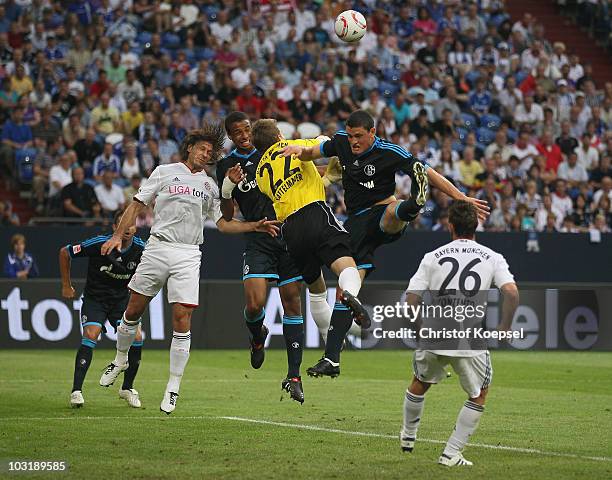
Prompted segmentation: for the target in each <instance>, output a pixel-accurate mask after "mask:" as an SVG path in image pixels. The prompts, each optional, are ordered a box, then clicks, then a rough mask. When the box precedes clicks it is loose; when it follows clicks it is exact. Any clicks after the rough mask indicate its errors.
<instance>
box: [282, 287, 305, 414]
mask: <svg viewBox="0 0 612 480" xmlns="http://www.w3.org/2000/svg"><path fill="white" fill-rule="evenodd" d="M279 292H280V297H281V302H282V304H283V336H284V337H285V344H286V347H287V377H286V378H285V380H283V382H282V384H281V387H282V388H283V390H285V391H287V392H289V394H290V395H291V398H292V399H293V400H295V401H297V402H300V403H304V391H303V389H302V378H301V377H300V366H301V364H302V352H303V351H304V317H303V316H302V301H301V293H302V282H300V281H297V282H291V283H287V284H285V285H282V286H281V287H279Z"/></svg>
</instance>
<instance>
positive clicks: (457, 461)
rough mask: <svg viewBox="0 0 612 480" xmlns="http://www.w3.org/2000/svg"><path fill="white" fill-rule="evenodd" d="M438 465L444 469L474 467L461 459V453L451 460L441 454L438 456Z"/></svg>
mask: <svg viewBox="0 0 612 480" xmlns="http://www.w3.org/2000/svg"><path fill="white" fill-rule="evenodd" d="M438 463H439V464H440V465H444V466H446V467H464V466H470V465H474V464H473V463H472V462H470V461H469V460H466V459H465V458H463V455H461V452H459V453H458V454H457V455H455V456H454V457H452V458H451V457H449V456H448V455H444V454H442V455H440V458H438Z"/></svg>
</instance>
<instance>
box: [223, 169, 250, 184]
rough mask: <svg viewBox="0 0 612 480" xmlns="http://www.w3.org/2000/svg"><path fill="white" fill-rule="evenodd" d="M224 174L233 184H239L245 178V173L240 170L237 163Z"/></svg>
mask: <svg viewBox="0 0 612 480" xmlns="http://www.w3.org/2000/svg"><path fill="white" fill-rule="evenodd" d="M226 175H227V177H228V178H229V179H230V180H231V181H232V182H233V183H235V184H239V183H240V182H242V181H243V180H244V179H245V178H246V175H245V173H244V172H243V171H242V168H241V167H240V165H238V164H236V165H234V166H233V167H232V168H230V169H228V170H227V174H226Z"/></svg>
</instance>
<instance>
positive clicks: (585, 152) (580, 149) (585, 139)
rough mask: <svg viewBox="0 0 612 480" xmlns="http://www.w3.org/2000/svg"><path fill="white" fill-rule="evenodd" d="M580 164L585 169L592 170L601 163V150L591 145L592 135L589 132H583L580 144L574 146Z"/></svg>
mask: <svg viewBox="0 0 612 480" xmlns="http://www.w3.org/2000/svg"><path fill="white" fill-rule="evenodd" d="M572 153H575V154H576V157H577V159H578V164H579V165H581V166H582V167H583V168H584V169H585V170H592V169H594V168H596V167H597V165H598V164H599V152H598V151H597V149H596V148H593V147H592V146H591V136H590V135H589V134H588V132H585V133H583V134H582V137H581V139H580V145H579V146H577V147H576V148H574V151H573V152H572Z"/></svg>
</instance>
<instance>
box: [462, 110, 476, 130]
mask: <svg viewBox="0 0 612 480" xmlns="http://www.w3.org/2000/svg"><path fill="white" fill-rule="evenodd" d="M460 118H461V121H462V122H463V126H464V127H465V128H467V129H468V130H476V128H478V119H477V118H476V116H475V115H472V114H470V113H465V112H461V115H460Z"/></svg>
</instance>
